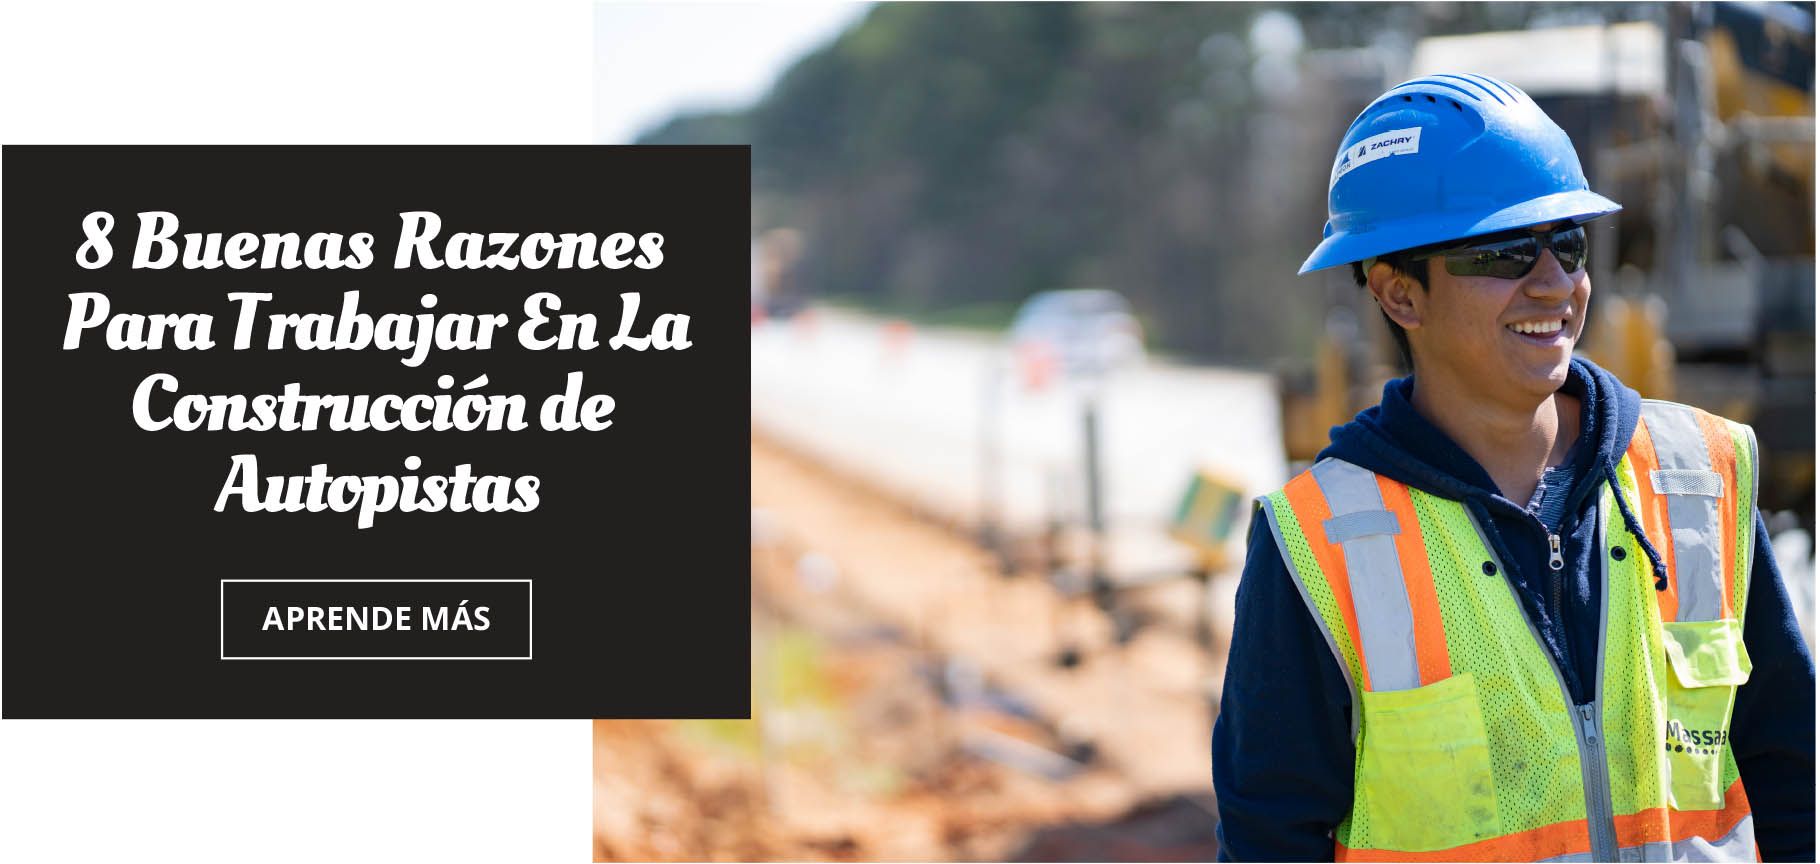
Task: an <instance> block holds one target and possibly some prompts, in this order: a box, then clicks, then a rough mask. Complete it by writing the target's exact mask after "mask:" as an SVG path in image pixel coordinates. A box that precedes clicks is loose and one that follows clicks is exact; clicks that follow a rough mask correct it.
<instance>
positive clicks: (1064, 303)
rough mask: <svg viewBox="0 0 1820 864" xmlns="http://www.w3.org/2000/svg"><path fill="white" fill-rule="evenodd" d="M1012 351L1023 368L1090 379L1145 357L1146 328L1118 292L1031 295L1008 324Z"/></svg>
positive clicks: (1051, 292) (1044, 292)
mask: <svg viewBox="0 0 1820 864" xmlns="http://www.w3.org/2000/svg"><path fill="white" fill-rule="evenodd" d="M1010 333H1011V346H1012V350H1013V352H1014V353H1015V354H1016V355H1017V358H1018V361H1019V362H1020V363H1022V364H1023V365H1024V366H1025V367H1026V368H1029V367H1032V366H1038V367H1047V368H1052V369H1055V370H1057V371H1060V372H1061V373H1062V374H1063V375H1064V376H1065V377H1067V378H1070V379H1088V378H1094V377H1097V376H1100V375H1104V374H1106V373H1108V372H1112V371H1115V370H1118V369H1121V368H1125V367H1128V366H1132V365H1135V364H1136V363H1137V362H1138V361H1140V360H1142V359H1143V357H1144V329H1143V326H1142V325H1140V324H1139V323H1138V320H1137V316H1135V315H1133V314H1132V313H1131V304H1130V303H1129V302H1127V301H1126V300H1125V298H1124V297H1123V296H1121V295H1120V294H1119V293H1118V292H1116V291H1108V290H1105V289H1097V288H1095V289H1075V290H1067V291H1043V292H1040V293H1038V294H1034V295H1031V297H1030V299H1028V300H1026V301H1024V305H1023V306H1021V307H1019V308H1018V310H1017V315H1016V316H1015V317H1014V318H1012V320H1011V330H1010Z"/></svg>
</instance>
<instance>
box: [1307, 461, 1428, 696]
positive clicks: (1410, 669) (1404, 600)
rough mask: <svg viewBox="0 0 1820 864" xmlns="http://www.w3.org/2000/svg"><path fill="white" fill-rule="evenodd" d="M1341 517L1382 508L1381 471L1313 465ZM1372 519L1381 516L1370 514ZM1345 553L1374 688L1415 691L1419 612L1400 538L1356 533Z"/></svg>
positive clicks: (1333, 509) (1334, 463)
mask: <svg viewBox="0 0 1820 864" xmlns="http://www.w3.org/2000/svg"><path fill="white" fill-rule="evenodd" d="M1310 470H1311V471H1312V472H1313V473H1314V480H1315V483H1316V484H1317V485H1319V486H1320V487H1321V495H1322V497H1324V498H1326V499H1327V509H1328V510H1329V511H1330V512H1331V513H1332V514H1333V515H1334V517H1335V518H1336V519H1338V518H1345V517H1349V516H1352V515H1354V514H1375V513H1383V514H1384V515H1386V516H1391V520H1392V521H1393V522H1394V521H1395V519H1396V517H1395V516H1394V515H1392V514H1391V513H1390V512H1389V511H1387V510H1385V509H1384V496H1383V495H1382V494H1380V493H1379V492H1378V478H1377V475H1375V474H1373V473H1371V472H1370V471H1367V470H1365V469H1363V468H1360V467H1359V466H1357V465H1354V464H1352V463H1350V462H1342V461H1340V460H1338V459H1323V460H1321V461H1320V462H1319V463H1316V465H1315V466H1314V468H1312V469H1310ZM1366 518H1367V519H1381V517H1376V516H1370V515H1367V516H1366ZM1340 549H1341V550H1342V551H1343V552H1344V553H1345V555H1346V582H1347V584H1348V585H1350V586H1351V587H1352V609H1353V612H1354V614H1355V615H1357V617H1358V621H1359V644H1360V646H1361V647H1362V648H1364V650H1365V658H1364V659H1365V668H1366V670H1367V671H1368V673H1369V675H1368V677H1369V678H1370V679H1371V689H1372V690H1413V689H1415V688H1416V687H1420V686H1421V685H1422V675H1421V672H1420V670H1419V669H1418V668H1417V665H1416V629H1415V616H1414V615H1413V614H1412V613H1411V612H1410V609H1409V591H1408V589H1407V588H1406V587H1405V586H1404V584H1403V565H1402V563H1401V562H1399V561H1398V560H1397V545H1396V540H1395V538H1393V537H1392V536H1391V535H1389V534H1386V533H1379V532H1373V533H1369V534H1358V535H1355V536H1353V537H1351V538H1349V539H1347V540H1345V542H1343V543H1341V544H1340Z"/></svg>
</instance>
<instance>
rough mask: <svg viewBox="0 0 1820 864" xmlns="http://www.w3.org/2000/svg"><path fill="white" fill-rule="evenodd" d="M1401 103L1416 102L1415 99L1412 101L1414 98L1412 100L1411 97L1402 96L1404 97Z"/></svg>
mask: <svg viewBox="0 0 1820 864" xmlns="http://www.w3.org/2000/svg"><path fill="white" fill-rule="evenodd" d="M1403 101H1404V102H1414V101H1416V100H1415V99H1414V98H1413V97H1410V96H1404V97H1403Z"/></svg>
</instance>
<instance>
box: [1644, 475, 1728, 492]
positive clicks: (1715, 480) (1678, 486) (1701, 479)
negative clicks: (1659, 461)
mask: <svg viewBox="0 0 1820 864" xmlns="http://www.w3.org/2000/svg"><path fill="white" fill-rule="evenodd" d="M1649 485H1651V486H1654V487H1655V488H1656V494H1658V495H1704V496H1706V497H1708V498H1718V497H1720V496H1722V495H1724V494H1725V481H1724V480H1723V479H1721V478H1720V477H1719V472H1717V471H1688V470H1685V469H1672V468H1662V469H1658V470H1655V471H1651V472H1649Z"/></svg>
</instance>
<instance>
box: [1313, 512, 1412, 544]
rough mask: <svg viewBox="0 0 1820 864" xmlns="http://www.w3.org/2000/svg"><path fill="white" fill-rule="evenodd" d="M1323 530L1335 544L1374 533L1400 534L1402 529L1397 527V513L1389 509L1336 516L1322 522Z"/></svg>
mask: <svg viewBox="0 0 1820 864" xmlns="http://www.w3.org/2000/svg"><path fill="white" fill-rule="evenodd" d="M1321 530H1323V531H1326V532H1327V542H1329V543H1334V544H1339V543H1345V542H1346V541H1348V540H1357V539H1358V538H1360V537H1369V536H1371V535H1373V534H1398V533H1401V531H1402V529H1400V528H1398V527H1397V514H1395V513H1392V512H1390V511H1389V510H1361V511H1359V512H1357V513H1348V514H1346V515H1344V516H1335V517H1333V518H1332V519H1329V520H1327V521H1326V522H1323V523H1321Z"/></svg>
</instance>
